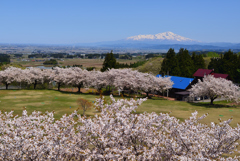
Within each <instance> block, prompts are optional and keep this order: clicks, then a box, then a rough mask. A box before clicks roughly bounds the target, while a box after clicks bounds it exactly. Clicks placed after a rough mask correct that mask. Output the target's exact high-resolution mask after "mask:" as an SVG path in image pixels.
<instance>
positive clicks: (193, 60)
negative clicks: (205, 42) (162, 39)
mask: <svg viewBox="0 0 240 161" xmlns="http://www.w3.org/2000/svg"><path fill="white" fill-rule="evenodd" d="M199 68H205V62H204V59H203V56H202V55H197V54H196V53H195V52H193V53H192V55H190V53H189V51H188V50H187V49H183V48H181V49H180V50H179V52H178V53H177V54H176V53H175V51H174V49H172V48H170V49H169V50H168V52H167V54H166V57H165V58H164V60H163V62H162V67H161V71H160V72H159V74H168V75H172V76H181V77H193V74H194V73H195V72H196V71H197V69H199Z"/></svg>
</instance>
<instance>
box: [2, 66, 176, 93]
mask: <svg viewBox="0 0 240 161" xmlns="http://www.w3.org/2000/svg"><path fill="white" fill-rule="evenodd" d="M0 82H1V83H3V84H5V85H6V89H8V86H9V84H10V83H13V82H18V83H20V82H25V83H27V84H34V89H35V88H36V86H37V84H40V83H44V82H48V83H49V82H55V83H56V84H57V86H58V90H60V87H61V86H62V85H71V86H73V87H77V88H78V92H80V89H81V88H83V87H93V88H95V89H97V90H98V91H99V92H100V90H101V89H102V88H107V87H108V88H110V87H115V88H116V89H120V90H122V91H124V90H131V91H139V90H140V91H143V92H146V93H147V95H148V94H149V93H150V92H153V91H155V92H156V91H159V92H162V91H164V90H166V89H169V88H171V87H172V85H173V82H172V81H171V80H170V78H157V77H155V76H154V75H151V74H148V73H141V72H138V71H136V70H135V71H134V70H131V69H110V70H107V71H105V72H100V71H95V70H93V71H87V70H83V69H81V68H78V67H72V68H59V67H56V68H54V69H45V70H41V69H39V68H27V69H24V70H22V69H20V68H15V67H9V68H7V69H6V70H4V71H0Z"/></svg>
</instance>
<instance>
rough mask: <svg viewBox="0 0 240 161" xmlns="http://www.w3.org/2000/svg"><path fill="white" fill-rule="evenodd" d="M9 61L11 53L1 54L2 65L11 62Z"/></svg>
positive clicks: (0, 62) (0, 61)
mask: <svg viewBox="0 0 240 161" xmlns="http://www.w3.org/2000/svg"><path fill="white" fill-rule="evenodd" d="M9 63H10V55H7V54H0V65H1V64H9Z"/></svg>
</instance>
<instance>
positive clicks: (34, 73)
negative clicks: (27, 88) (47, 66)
mask: <svg viewBox="0 0 240 161" xmlns="http://www.w3.org/2000/svg"><path fill="white" fill-rule="evenodd" d="M22 74H23V75H24V78H23V81H24V82H27V83H28V84H33V85H34V89H36V86H37V84H38V83H41V84H43V82H44V75H43V71H42V70H41V69H40V68H33V67H31V68H26V69H24V70H23V72H22Z"/></svg>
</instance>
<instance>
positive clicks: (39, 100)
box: [0, 90, 240, 126]
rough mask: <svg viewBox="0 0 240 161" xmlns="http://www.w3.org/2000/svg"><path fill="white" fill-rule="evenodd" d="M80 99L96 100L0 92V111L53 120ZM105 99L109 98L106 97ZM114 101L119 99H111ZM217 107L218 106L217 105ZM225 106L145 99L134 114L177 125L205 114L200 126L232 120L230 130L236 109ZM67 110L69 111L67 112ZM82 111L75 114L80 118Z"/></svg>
mask: <svg viewBox="0 0 240 161" xmlns="http://www.w3.org/2000/svg"><path fill="white" fill-rule="evenodd" d="M78 98H84V99H87V100H89V101H91V102H93V101H95V99H96V98H99V96H98V95H93V94H87V93H81V94H79V93H76V92H67V91H56V90H0V101H1V102H0V110H2V111H11V110H14V114H17V115H21V113H22V110H23V108H24V107H26V109H27V111H28V113H31V112H33V111H34V110H37V111H42V112H45V111H55V118H56V119H59V118H60V117H61V116H62V115H63V114H65V113H68V114H70V113H72V112H73V111H74V110H77V109H78V105H77V102H76V101H77V99H78ZM106 98H107V99H109V96H106ZM115 98H116V99H119V98H121V97H118V96H115ZM219 104H220V105H219ZM227 104H229V103H228V102H226V101H222V102H215V105H214V106H209V104H208V103H187V102H182V101H170V100H166V99H163V98H157V97H153V98H152V99H148V100H147V101H146V102H144V103H143V104H142V105H141V106H139V108H138V109H137V111H136V112H137V113H142V112H144V111H146V112H149V113H150V112H156V113H169V112H171V113H170V115H171V116H175V117H177V118H178V119H180V121H184V119H187V118H189V117H190V116H191V113H192V112H194V111H198V112H199V116H201V115H203V114H205V113H208V116H207V117H206V118H205V119H203V120H202V121H201V122H202V123H206V124H208V125H209V124H210V122H217V123H218V122H219V121H218V119H219V118H221V119H222V120H227V119H229V118H233V121H232V123H231V126H236V125H237V123H239V122H240V117H239V116H240V108H239V106H234V107H230V106H229V105H227ZM70 107H71V108H70ZM82 112H83V111H82V110H81V109H80V110H79V113H80V114H82ZM95 114H98V112H96V111H95V110H94V109H93V108H92V109H90V110H89V111H86V115H88V116H93V115H95Z"/></svg>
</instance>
